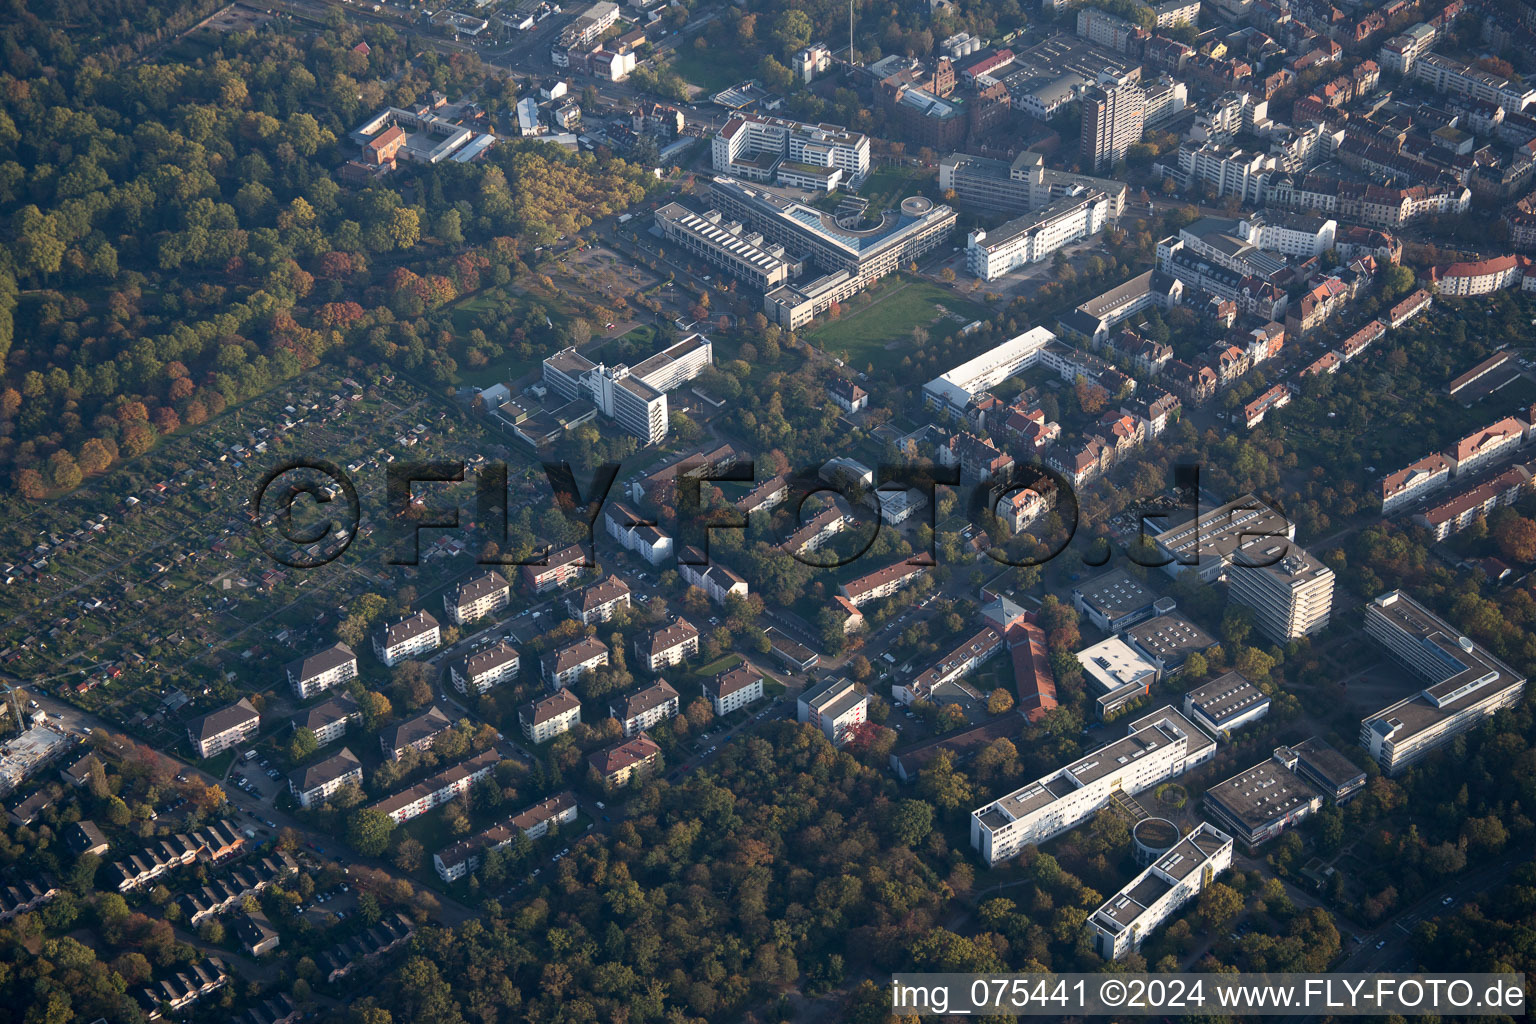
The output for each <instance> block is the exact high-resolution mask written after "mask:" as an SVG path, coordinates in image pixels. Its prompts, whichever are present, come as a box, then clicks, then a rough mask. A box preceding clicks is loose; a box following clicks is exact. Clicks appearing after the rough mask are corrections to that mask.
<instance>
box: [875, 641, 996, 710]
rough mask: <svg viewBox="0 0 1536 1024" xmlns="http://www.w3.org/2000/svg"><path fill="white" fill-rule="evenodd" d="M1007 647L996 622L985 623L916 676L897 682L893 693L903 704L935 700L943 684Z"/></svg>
mask: <svg viewBox="0 0 1536 1024" xmlns="http://www.w3.org/2000/svg"><path fill="white" fill-rule="evenodd" d="M1003 647H1004V645H1003V634H1002V633H1000V632H998V631H997V629H995V628H994V627H992V626H985V627H983V628H982V629H981V630H980V631H979V632H977V633H976V634H975V635H974V636H972V637H970V638H969V639H967V640H965V641H964V642H962V643H961V644H960V645H959V646H958V647H956V648H955V649H954V650H952V651H950V652H949V653H948V654H946V655H945V656H944V657H942V658H940V659H939V660H938V662H937V663H935V664H934V666H933V667H932V668H930V669H928V670H927V671H925V672H923V674H922V675H920V676H918V677H917V678H916V679H913V680H910V681H908V682H897V683H895V684H893V685H892V686H891V697H892V698H893V699H895V700H896V701H898V702H900V703H902V704H914V703H916V702H917V701H920V700H931V699H933V694H934V691H935V690H937V689H938V688H939V687H940V686H943V685H944V684H946V683H952V682H954V681H955V680H956V679H959V678H961V677H962V676H966V675H969V674H970V673H971V672H974V671H975V670H976V669H977V668H978V667H980V666H981V665H982V664H984V663H985V662H987V661H988V660H989V659H991V658H992V657H993V656H994V655H997V654H1000V653H1002V651H1003Z"/></svg>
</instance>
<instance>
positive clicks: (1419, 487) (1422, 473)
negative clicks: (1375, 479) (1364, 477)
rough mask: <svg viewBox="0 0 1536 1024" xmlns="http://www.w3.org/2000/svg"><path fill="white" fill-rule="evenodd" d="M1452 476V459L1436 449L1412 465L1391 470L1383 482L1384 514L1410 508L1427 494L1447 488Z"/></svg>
mask: <svg viewBox="0 0 1536 1024" xmlns="http://www.w3.org/2000/svg"><path fill="white" fill-rule="evenodd" d="M1450 479H1451V460H1450V459H1447V458H1446V457H1445V456H1444V455H1441V454H1440V453H1439V452H1433V453H1431V454H1429V455H1426V456H1425V457H1424V458H1422V459H1420V460H1419V461H1418V462H1415V463H1413V464H1412V465H1410V466H1408V467H1406V468H1404V469H1400V470H1398V471H1397V472H1395V473H1389V474H1388V475H1387V476H1386V477H1384V478H1383V479H1382V481H1381V514H1382V515H1384V516H1388V515H1391V514H1393V513H1394V512H1397V511H1399V510H1401V509H1404V508H1407V507H1408V506H1409V505H1412V504H1413V503H1414V502H1416V501H1418V500H1419V499H1420V498H1422V497H1424V496H1425V495H1428V494H1432V493H1434V492H1435V491H1437V490H1439V489H1440V488H1442V487H1444V486H1445V485H1446V484H1447V483H1449V482H1450Z"/></svg>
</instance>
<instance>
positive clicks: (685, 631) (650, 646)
mask: <svg viewBox="0 0 1536 1024" xmlns="http://www.w3.org/2000/svg"><path fill="white" fill-rule="evenodd" d="M698 653H699V631H698V629H697V628H696V627H695V626H694V624H693V623H691V622H689V621H688V620H687V619H685V618H683V617H682V616H681V615H675V616H673V617H672V621H671V622H668V623H667V624H666V625H665V626H662V627H661V628H660V629H657V630H654V631H653V632H652V633H651V635H650V636H649V637H645V638H641V639H637V640H636V641H635V654H636V656H637V657H639V659H640V662H641V664H643V665H644V666H645V667H646V668H647V669H649V670H650V671H652V672H660V671H661V670H662V669H664V668H669V667H671V666H673V665H681V664H682V663H683V661H684V660H686V659H688V658H691V657H693V656H694V655H696V654H698Z"/></svg>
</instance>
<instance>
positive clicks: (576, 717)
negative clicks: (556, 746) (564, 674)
mask: <svg viewBox="0 0 1536 1024" xmlns="http://www.w3.org/2000/svg"><path fill="white" fill-rule="evenodd" d="M517 720H518V723H519V724H521V725H522V727H523V735H524V736H525V737H527V738H528V739H529V740H530V741H532V742H534V743H544V742H546V741H548V740H552V739H554V738H555V737H556V736H559V735H560V734H561V733H566V732H570V731H571V730H572V729H574V728H576V726H578V725H580V724H581V701H579V700H577V699H576V695H575V694H574V693H572V692H571V691H570V690H567V689H566V688H565V687H563V686H562V687H561V688H560V689H558V690H556V691H555V692H554V693H552V694H550V695H549V696H548V697H544V698H541V699H539V700H531V701H529V702H528V703H526V704H524V705H523V706H522V707H521V708H519V709H518V712H517Z"/></svg>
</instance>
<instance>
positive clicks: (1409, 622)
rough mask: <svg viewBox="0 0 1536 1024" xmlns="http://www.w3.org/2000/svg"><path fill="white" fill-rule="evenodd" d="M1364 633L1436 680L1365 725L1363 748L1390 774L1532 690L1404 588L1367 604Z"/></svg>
mask: <svg viewBox="0 0 1536 1024" xmlns="http://www.w3.org/2000/svg"><path fill="white" fill-rule="evenodd" d="M1365 631H1366V633H1367V634H1369V635H1370V636H1372V637H1374V638H1375V639H1376V640H1379V641H1380V642H1381V643H1382V644H1383V645H1384V646H1385V647H1386V648H1387V650H1389V651H1391V652H1392V654H1393V655H1394V656H1395V657H1397V658H1398V660H1400V661H1401V662H1403V664H1405V665H1407V666H1408V667H1409V668H1410V669H1412V670H1413V671H1414V672H1415V673H1417V674H1418V675H1419V676H1421V677H1422V678H1424V679H1426V680H1428V681H1429V684H1430V685H1428V686H1426V687H1425V688H1424V689H1422V690H1420V691H1419V692H1418V693H1415V694H1413V695H1412V696H1410V697H1405V698H1404V699H1402V700H1400V701H1398V702H1397V703H1396V704H1392V705H1390V706H1389V707H1386V708H1383V709H1382V710H1380V711H1378V712H1377V713H1376V714H1374V715H1371V716H1370V717H1368V718H1366V719H1365V720H1364V721H1362V722H1361V723H1360V743H1361V745H1362V746H1364V747H1365V749H1366V750H1368V751H1370V753H1371V756H1372V757H1373V758H1375V759H1376V761H1377V762H1378V763H1379V764H1380V765H1381V767H1382V770H1383V771H1385V772H1386V773H1387V774H1388V775H1397V774H1399V773H1400V772H1402V771H1403V770H1404V769H1405V768H1407V767H1409V766H1411V765H1413V764H1416V763H1418V762H1419V761H1420V760H1422V759H1423V758H1424V757H1426V756H1427V755H1428V754H1429V753H1430V751H1432V750H1434V749H1435V748H1436V747H1440V746H1443V745H1444V744H1446V743H1449V742H1450V741H1451V740H1452V739H1454V738H1455V737H1456V736H1457V735H1459V734H1461V733H1463V732H1466V731H1467V730H1469V729H1471V728H1473V727H1475V726H1476V725H1478V724H1479V723H1481V722H1482V721H1484V720H1485V719H1487V718H1489V717H1491V716H1492V715H1493V714H1494V713H1495V712H1497V711H1499V710H1500V709H1501V708H1507V707H1514V706H1515V705H1516V704H1519V703H1520V698H1521V695H1522V694H1524V693H1525V677H1524V676H1522V675H1519V674H1517V673H1516V672H1515V671H1514V670H1513V669H1511V668H1510V667H1509V666H1508V665H1506V664H1504V663H1503V662H1502V661H1500V660H1499V659H1497V658H1495V657H1494V656H1493V655H1491V654H1489V653H1488V652H1487V651H1485V650H1483V649H1482V647H1480V646H1479V645H1477V644H1475V643H1473V642H1472V640H1470V639H1469V638H1467V637H1465V636H1462V635H1461V634H1460V633H1459V632H1458V631H1457V630H1456V629H1454V628H1452V627H1451V626H1450V625H1449V624H1448V623H1446V622H1445V621H1444V620H1443V619H1441V618H1439V617H1438V616H1436V615H1434V614H1433V613H1432V612H1430V611H1429V609H1427V608H1425V607H1424V606H1423V605H1421V604H1419V603H1418V602H1417V601H1415V600H1413V599H1412V598H1410V597H1409V596H1408V595H1407V594H1404V593H1403V592H1402V591H1400V590H1394V591H1391V592H1390V593H1386V594H1383V595H1381V596H1380V597H1378V598H1376V599H1375V600H1374V601H1372V602H1371V603H1370V604H1368V605H1366V608H1365Z"/></svg>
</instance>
